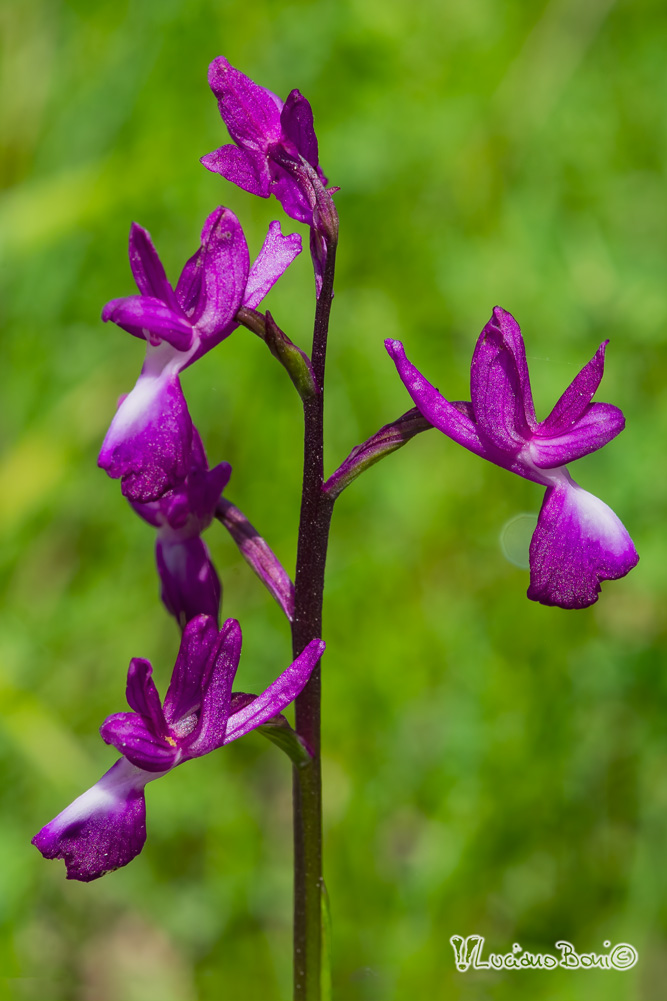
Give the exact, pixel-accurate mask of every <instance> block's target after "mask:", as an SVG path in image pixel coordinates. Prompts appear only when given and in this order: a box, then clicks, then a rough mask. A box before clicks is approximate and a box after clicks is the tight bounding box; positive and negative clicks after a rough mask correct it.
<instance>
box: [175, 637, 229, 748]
mask: <svg viewBox="0 0 667 1001" xmlns="http://www.w3.org/2000/svg"><path fill="white" fill-rule="evenodd" d="M240 658H241V627H240V626H239V624H238V622H237V621H236V620H235V619H227V621H226V622H225V624H224V625H223V627H222V629H221V630H220V633H219V635H218V641H217V643H216V645H215V648H214V650H213V652H212V654H211V656H210V658H209V661H208V664H207V665H206V668H205V674H204V679H203V682H202V692H203V698H202V705H201V710H200V713H199V719H198V721H197V726H196V727H195V728H194V730H193V731H192V733H191V734H190V735H189V737H188V738H186V740H184V741H183V747H184V750H185V753H186V756H187V757H188V758H198V757H200V756H201V755H202V754H208V752H209V751H214V750H215V749H216V748H218V747H222V745H223V744H224V743H225V733H226V731H227V720H228V719H229V706H230V702H231V696H232V683H233V681H234V677H235V675H236V672H237V670H238V666H239V660H240Z"/></svg>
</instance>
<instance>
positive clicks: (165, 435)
mask: <svg viewBox="0 0 667 1001" xmlns="http://www.w3.org/2000/svg"><path fill="white" fill-rule="evenodd" d="M191 441H192V421H191V419H190V414H189V413H188V408H187V405H186V403H185V398H184V396H183V392H182V390H181V386H180V382H179V379H178V376H176V375H165V374H164V373H159V374H157V375H155V374H152V373H150V372H149V373H146V372H145V371H144V372H142V374H141V375H140V376H139V379H138V380H137V384H136V386H135V387H134V389H133V390H132V392H131V393H129V394H128V395H127V396H126V397H125V399H124V400H123V402H122V403H121V405H120V406H119V408H118V410H117V411H116V414H115V416H114V418H113V420H112V422H111V425H110V427H109V430H108V431H107V434H106V437H105V439H104V442H103V444H102V449H101V451H100V454H99V458H98V465H99V466H101V468H102V469H104V470H106V472H107V473H108V474H109V476H111V477H113V478H114V479H118V478H119V477H120V478H121V480H122V491H123V494H124V496H125V497H127V498H129V499H130V500H136V501H143V502H146V501H152V500H157V499H158V498H159V497H161V496H162V495H163V494H164V493H166V492H167V490H169V489H171V488H172V487H173V486H175V484H176V483H178V482H179V481H181V480H183V479H185V477H186V476H187V473H188V466H189V455H190V446H191Z"/></svg>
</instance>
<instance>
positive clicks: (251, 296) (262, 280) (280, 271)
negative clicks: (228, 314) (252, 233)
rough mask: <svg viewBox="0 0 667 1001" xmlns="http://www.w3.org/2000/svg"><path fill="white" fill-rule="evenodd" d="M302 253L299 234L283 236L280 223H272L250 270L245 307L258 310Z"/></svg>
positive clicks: (244, 298)
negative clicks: (265, 297)
mask: <svg viewBox="0 0 667 1001" xmlns="http://www.w3.org/2000/svg"><path fill="white" fill-rule="evenodd" d="M300 253H301V237H300V236H299V234H298V233H290V234H289V235H288V236H283V234H282V232H281V229H280V223H279V222H272V223H271V225H270V226H269V231H268V233H267V234H266V239H265V240H264V243H263V244H262V249H261V250H260V252H259V254H258V255H257V258H256V260H255V263H254V264H253V266H252V268H251V269H250V274H249V275H248V282H247V284H246V287H245V292H244V295H243V305H244V306H247V307H248V308H249V309H257V307H258V306H259V304H260V302H261V301H262V299H263V298H264V296H265V295H266V294H267V293H268V292H269V290H270V289H271V288H273V286H274V285H275V283H276V282H277V281H278V279H279V278H280V277H281V276H282V275H284V273H285V272H286V271H287V269H288V267H289V266H290V264H291V263H292V261H293V260H295V258H297V257H298V256H299V254H300Z"/></svg>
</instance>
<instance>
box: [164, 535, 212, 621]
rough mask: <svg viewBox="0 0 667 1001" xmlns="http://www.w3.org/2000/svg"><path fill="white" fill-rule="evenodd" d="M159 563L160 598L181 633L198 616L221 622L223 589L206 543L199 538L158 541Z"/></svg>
mask: <svg viewBox="0 0 667 1001" xmlns="http://www.w3.org/2000/svg"><path fill="white" fill-rule="evenodd" d="M155 560H156V563H157V570H158V574H159V577H160V585H161V590H160V597H161V598H162V601H163V603H164V605H165V607H166V609H167V611H168V612H170V613H171V614H172V615H173V616H174V618H175V619H176V621H177V622H178V624H179V625H180V627H181V629H184V628H185V626H186V625H187V623H188V622H189V621H190V619H194V618H195V617H196V616H197V615H210V616H212V617H213V618H214V619H215V621H216V622H217V620H218V616H219V614H220V600H221V598H222V588H221V586H220V580H219V578H218V575H217V573H216V572H215V567H214V566H213V563H212V562H211V557H210V554H209V551H208V548H207V546H206V543H205V542H203V541H202V539H201V538H200V537H199V536H198V535H197V536H195V537H194V538H191V539H183V540H180V541H179V540H173V541H170V540H167V539H161V538H158V540H157V542H156V544H155Z"/></svg>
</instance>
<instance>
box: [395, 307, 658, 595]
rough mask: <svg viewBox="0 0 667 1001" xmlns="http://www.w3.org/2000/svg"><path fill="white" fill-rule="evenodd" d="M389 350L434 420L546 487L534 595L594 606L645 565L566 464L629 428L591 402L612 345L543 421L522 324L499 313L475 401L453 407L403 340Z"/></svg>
mask: <svg viewBox="0 0 667 1001" xmlns="http://www.w3.org/2000/svg"><path fill="white" fill-rule="evenodd" d="M385 344H386V347H387V351H388V352H389V354H390V355H391V357H392V359H393V361H394V363H395V364H396V368H397V369H398V374H399V375H400V377H401V379H402V380H403V383H404V385H405V387H406V389H407V390H408V392H409V393H410V396H411V397H412V399H413V400H414V402H415V404H416V405H417V407H418V408H419V410H420V411H421V413H422V414H423V415H424V417H425V418H426V419H427V420H428V421H430V422H431V423H432V424H433V425H434V426H435V427H436V428H438V429H439V430H440V431H442V432H443V433H444V434H446V435H447V436H448V437H449V438H452V439H453V440H454V441H456V442H458V443H459V444H460V445H463V446H464V447H465V448H467V449H469V450H470V451H471V452H474V453H475V454H476V455H480V456H482V458H484V459H488V460H489V462H493V463H495V464H496V465H497V466H503V467H504V468H505V469H509V470H510V471H511V472H513V473H518V475H519V476H524V477H525V478H526V479H528V480H533V481H534V482H535V483H541V484H543V485H544V486H546V488H547V491H546V494H545V496H544V501H543V503H542V508H541V511H540V514H539V518H538V521H537V527H536V529H535V532H534V534H533V538H532V542H531V545H530V587H529V588H528V597H529V598H531V599H532V600H533V601H539V602H541V603H542V604H544V605H559V606H560V607H561V608H585V607H587V606H588V605H592V604H593V603H594V602H595V601H597V599H598V595H599V593H600V582H601V581H603V580H616V579H617V578H619V577H623V576H625V574H627V573H628V572H629V571H630V570H631V569H632V568H633V567H634V566H635V565H636V563H637V561H638V559H639V557H638V556H637V552H636V550H635V547H634V545H633V543H632V539H631V538H630V536H629V535H628V533H627V531H626V530H625V528H624V526H623V525H622V524H621V522H620V521H619V519H618V518H617V517H616V515H615V514H614V512H613V511H612V510H611V508H609V507H607V505H606V504H604V503H603V502H602V501H601V500H599V499H598V498H597V497H594V496H593V495H592V494H590V493H588V492H587V491H585V490H582V489H581V487H580V486H579V485H578V484H577V483H575V482H574V480H573V479H572V477H571V476H570V474H569V472H568V471H567V469H566V465H565V464H566V463H568V462H571V461H573V460H574V459H579V458H581V457H582V456H584V455H588V454H589V453H590V452H595V451H597V450H598V449H599V448H602V447H603V446H604V445H606V444H607V443H608V442H610V441H611V440H612V439H613V438H615V437H616V435H617V434H619V433H620V432H621V431H622V430H623V428H624V427H625V418H624V417H623V414H622V413H621V411H620V410H619V409H618V407H614V406H612V405H611V404H609V403H592V402H591V400H592V398H593V395H594V393H595V391H596V390H597V388H598V386H599V384H600V381H601V379H602V374H603V370H604V352H605V347H606V345H607V341H605V342H604V343H603V344H601V345H600V347H599V348H598V350H597V351H596V353H595V355H594V356H593V358H592V359H591V361H589V362H588V364H587V365H585V366H584V368H583V369H582V370H581V372H580V373H579V375H577V376H576V378H575V379H574V380H573V381H572V383H571V385H570V386H569V387H568V388H567V389H566V390H565V392H564V393H563V395H562V396H561V398H560V400H559V401H558V403H557V404H556V406H555V407H554V408H553V410H552V411H551V413H550V414H549V416H548V417H547V418H546V420H544V421H542V422H538V421H537V420H536V418H535V410H534V407H533V398H532V393H531V389H530V379H529V376H528V365H527V363H526V352H525V348H524V343H523V338H522V336H521V331H520V329H519V325H518V323H517V322H516V320H515V319H514V317H513V316H512V315H511V314H510V313H507V312H506V311H505V310H503V309H500V308H499V307H496V308H495V309H494V311H493V315H492V317H491V319H490V320H489V322H488V323H487V325H486V326H485V327H484V329H483V331H482V333H481V334H480V337H479V340H478V341H477V346H476V348H475V352H474V354H473V358H472V365H471V369H470V386H471V396H472V402H471V403H462V402H456V403H450V402H449V401H448V400H446V399H445V397H444V396H442V395H441V393H439V392H438V390H437V389H435V387H434V386H432V385H431V383H430V382H428V381H427V380H426V379H425V378H424V376H423V375H422V374H421V372H419V371H418V370H417V369H416V368H415V366H414V365H413V364H412V363H411V362H410V361H408V359H407V358H406V355H405V351H404V348H403V345H402V344H401V342H400V341H392V340H388V341H386V342H385Z"/></svg>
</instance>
